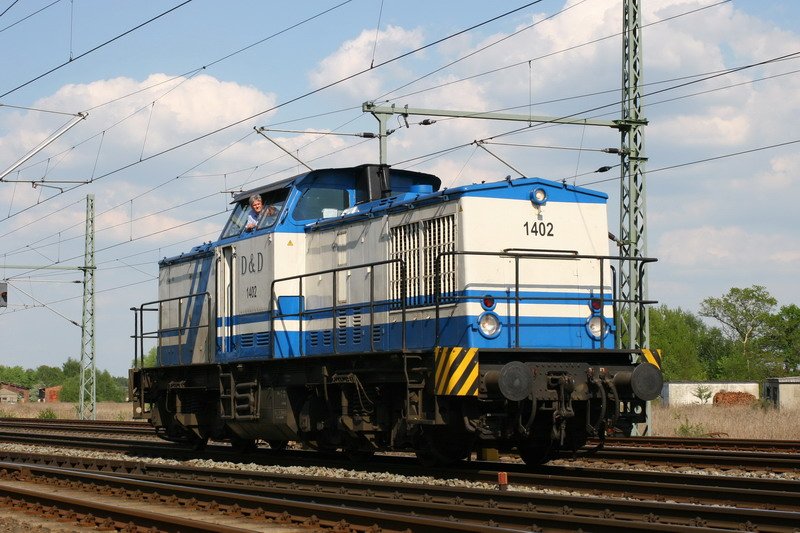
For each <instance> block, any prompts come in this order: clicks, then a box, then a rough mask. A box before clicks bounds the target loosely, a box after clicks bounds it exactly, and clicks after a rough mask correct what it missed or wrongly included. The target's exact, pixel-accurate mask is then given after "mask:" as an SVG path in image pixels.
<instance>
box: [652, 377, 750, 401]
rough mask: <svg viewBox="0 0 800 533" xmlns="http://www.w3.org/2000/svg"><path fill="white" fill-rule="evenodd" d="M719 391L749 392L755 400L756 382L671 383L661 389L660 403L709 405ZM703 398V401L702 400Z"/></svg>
mask: <svg viewBox="0 0 800 533" xmlns="http://www.w3.org/2000/svg"><path fill="white" fill-rule="evenodd" d="M720 391H726V392H749V393H750V394H752V395H753V396H755V397H756V398H758V397H759V395H758V382H757V381H671V382H669V383H664V386H663V387H662V388H661V401H662V402H663V404H664V405H669V406H672V407H674V406H676V405H690V404H698V405H700V404H703V403H707V404H709V405H711V404H712V403H713V400H714V395H715V394H716V393H718V392H720ZM703 398H705V400H703Z"/></svg>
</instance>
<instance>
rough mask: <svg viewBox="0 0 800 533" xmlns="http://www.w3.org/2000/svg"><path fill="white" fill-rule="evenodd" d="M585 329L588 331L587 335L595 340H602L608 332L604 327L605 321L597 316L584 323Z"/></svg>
mask: <svg viewBox="0 0 800 533" xmlns="http://www.w3.org/2000/svg"><path fill="white" fill-rule="evenodd" d="M586 328H587V329H588V330H589V335H591V336H592V337H594V338H595V339H601V338H603V337H604V336H605V334H606V332H607V331H608V328H607V327H606V321H605V320H603V317H601V316H597V315H595V316H593V317H591V318H590V319H589V321H588V322H587V323H586Z"/></svg>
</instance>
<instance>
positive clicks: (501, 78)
mask: <svg viewBox="0 0 800 533" xmlns="http://www.w3.org/2000/svg"><path fill="white" fill-rule="evenodd" d="M641 4H642V22H643V30H642V35H643V37H642V39H643V72H644V74H643V83H644V86H643V94H644V98H643V103H644V109H643V114H644V116H645V117H646V118H647V120H648V124H647V126H646V127H645V134H644V135H645V154H646V156H647V162H646V165H645V169H646V172H647V173H646V210H647V233H648V239H647V255H648V256H650V257H656V258H658V262H657V263H655V264H654V265H653V266H652V267H651V268H650V271H649V278H648V284H649V285H648V287H649V295H650V298H651V299H653V300H657V301H658V302H660V303H662V304H665V305H667V306H669V307H673V308H674V307H681V308H683V309H685V310H687V311H691V312H697V309H698V308H699V306H700V303H701V302H702V300H703V299H704V298H708V297H719V296H721V295H723V294H725V293H726V292H727V291H728V290H729V289H730V288H732V287H749V286H752V285H763V286H764V287H766V289H767V290H768V291H769V293H770V294H772V295H773V296H774V297H775V298H777V300H778V302H779V305H789V304H800V284H798V283H796V281H795V278H796V274H797V272H798V268H797V265H798V263H800V231H798V223H800V215H798V210H797V208H796V206H795V203H796V198H798V197H800V180H798V175H800V150H798V148H800V129H798V127H797V124H799V123H800V99H798V97H797V95H798V94H800V74H798V72H800V55H798V54H800V30H799V28H800V5H798V3H797V2H786V1H777V0H764V1H756V0H741V1H718V0H659V1H653V0H641ZM0 13H1V14H0V47H1V48H2V50H3V51H4V52H3V54H2V55H0V72H2V73H3V75H2V76H1V77H0V104H1V105H0V169H2V171H4V170H6V169H8V168H11V167H12V165H14V164H15V163H16V162H17V161H19V160H20V159H21V158H23V156H25V155H26V154H28V153H29V151H31V150H32V149H33V148H35V147H36V146H37V145H39V144H40V143H41V142H42V141H44V140H45V139H48V137H50V136H51V134H53V133H54V132H56V131H58V130H59V129H60V128H61V127H62V126H64V125H65V124H67V123H69V122H70V121H71V120H73V119H74V118H75V116H77V114H78V113H85V114H86V116H85V118H84V119H83V120H79V121H78V122H77V124H75V125H74V126H73V127H72V128H71V129H70V130H69V131H68V132H67V133H65V134H63V135H61V136H60V137H58V138H57V139H56V140H55V141H53V142H52V143H51V144H49V145H48V146H46V147H45V148H44V149H43V150H41V151H40V152H38V153H37V154H36V155H34V156H33V157H31V158H30V159H29V160H28V161H26V162H25V163H23V164H22V165H21V166H19V167H18V168H16V169H15V170H14V171H13V172H10V173H9V174H7V175H6V176H5V177H4V178H3V180H2V181H0V279H7V280H8V284H9V300H10V301H9V307H7V308H6V309H2V310H0V335H1V336H2V339H3V349H2V350H1V351H0V364H3V365H22V366H23V367H25V368H35V367H37V366H39V365H51V366H61V364H63V362H64V361H66V359H67V358H68V357H72V358H75V359H79V358H80V354H81V328H80V323H81V317H82V310H81V305H82V285H81V284H80V281H81V279H82V273H81V272H80V271H78V270H53V269H43V268H41V267H44V266H70V267H76V266H81V265H82V264H83V254H84V221H85V214H86V198H87V195H90V194H91V195H94V205H95V215H96V218H95V231H96V235H95V249H96V256H95V261H96V264H97V270H96V275H95V280H96V302H95V308H96V315H95V327H96V331H95V342H96V365H97V367H98V368H99V369H106V370H109V371H110V372H111V373H112V374H113V375H118V376H122V375H126V374H127V368H128V367H129V366H130V364H131V360H132V358H133V341H132V339H131V335H132V333H133V327H134V322H133V313H132V312H131V311H130V309H131V308H132V307H136V306H138V305H140V304H142V303H144V302H148V301H152V300H156V299H157V290H158V287H157V273H158V267H157V263H158V260H159V259H161V258H163V257H165V256H172V255H176V254H179V253H181V252H184V251H188V250H189V249H190V248H191V247H192V246H194V245H196V244H199V243H201V242H206V241H210V240H214V239H216V238H217V237H218V235H219V232H220V231H221V228H222V225H223V224H224V221H225V220H226V218H227V215H228V212H227V210H228V209H229V201H230V192H231V191H239V190H246V189H249V188H252V187H256V186H260V185H264V184H268V183H270V182H272V181H276V180H279V179H283V178H286V177H289V176H291V175H294V174H296V173H299V172H301V171H302V170H303V167H301V166H300V165H299V163H297V162H296V161H295V160H294V159H292V158H290V157H289V156H287V155H286V154H285V153H284V152H283V151H281V150H280V149H279V148H277V147H276V146H275V145H273V144H272V143H270V142H269V141H268V140H267V139H265V138H263V137H261V136H259V135H258V134H256V132H255V131H254V127H266V128H267V129H268V130H270V131H268V132H267V135H268V136H269V137H270V138H271V139H273V140H274V141H276V142H277V143H279V144H280V145H281V146H282V147H284V148H285V149H287V150H289V151H291V152H292V153H293V154H295V155H296V156H297V157H298V158H299V159H301V160H302V161H303V162H304V163H306V164H308V165H309V166H312V167H314V168H329V167H338V166H353V165H359V164H363V163H371V162H377V160H378V144H377V141H376V140H370V139H365V138H361V137H356V136H353V134H355V133H360V132H376V131H377V126H378V123H377V121H376V120H375V118H374V117H373V116H372V115H370V114H368V113H363V112H362V111H361V105H362V103H363V102H367V101H374V102H378V103H388V104H396V105H398V106H405V105H408V106H409V107H417V108H435V109H448V110H463V111H500V110H502V111H505V112H508V113H518V114H520V113H521V114H531V115H543V116H573V115H574V116H578V117H581V118H599V119H604V120H613V119H617V118H619V117H620V109H621V105H620V96H621V81H620V80H621V62H622V41H621V37H620V30H621V28H622V3H621V1H612V0H569V1H564V0H541V1H539V2H533V3H527V2H523V1H519V2H511V1H509V2H486V1H471V0H468V1H459V2H454V1H444V0H443V1H438V2H430V1H428V2H421V1H417V0H403V1H400V0H349V1H347V0H333V1H328V0H325V1H322V0H320V1H317V2H282V1H275V2H262V1H258V0H250V1H248V0H239V1H235V2H217V1H211V0H191V1H188V2H186V1H183V0H173V1H170V2H165V1H155V0H154V1H151V2H135V1H117V0H103V1H100V0H56V1H53V0H20V1H18V2H15V1H14V0H0ZM423 118H424V117H415V116H410V117H409V118H408V121H407V123H406V121H404V120H403V119H402V118H393V119H391V121H390V124H389V127H390V128H392V129H394V130H395V131H394V132H393V133H392V134H391V135H390V136H389V138H388V159H389V163H390V164H392V165H393V166H394V167H396V168H409V169H413V170H419V171H424V172H431V173H434V174H436V175H438V176H439V177H440V178H441V179H442V182H443V185H445V186H453V185H457V184H465V183H472V182H480V181H482V180H487V181H488V180H496V179H502V178H505V177H506V176H507V175H511V176H512V177H514V176H517V173H516V171H515V169H516V170H519V171H521V172H522V173H524V174H526V175H528V176H538V177H543V178H548V179H553V180H559V181H561V180H566V181H567V182H568V183H575V184H577V185H581V186H586V187H590V188H594V189H597V190H600V191H602V192H605V193H607V194H608V195H609V225H610V229H611V231H612V232H614V233H618V226H619V189H620V185H619V167H618V166H617V165H618V164H619V158H618V156H614V155H611V154H608V153H605V152H602V149H604V148H614V147H619V143H620V138H619V134H618V133H617V132H616V131H615V130H613V129H611V128H604V127H584V126H575V125H558V126H553V125H550V126H541V125H534V126H533V127H529V128H523V130H522V131H519V132H516V133H513V134H510V132H511V131H512V130H516V129H519V128H520V124H519V123H508V122H500V121H485V120H470V119H441V118H440V119H437V121H436V123H435V124H433V125H430V126H425V125H420V124H419V122H421V121H422V119H423ZM523 125H524V124H523ZM322 133H335V135H334V134H329V135H323V134H322ZM501 134H505V135H502V136H500V135H501ZM490 137H491V138H493V139H492V140H489V141H488V142H487V143H486V144H484V146H485V147H486V148H487V149H488V150H489V151H490V152H491V154H490V153H487V151H485V150H482V149H479V148H477V147H476V145H475V144H471V143H473V141H476V140H486V139H489V138H490ZM451 149H452V150H451ZM492 154H494V156H496V157H494V156H493V155H492ZM603 166H612V167H613V168H612V170H611V171H608V172H605V173H597V172H596V170H597V169H599V168H600V167H603ZM613 252H614V253H616V250H613Z"/></svg>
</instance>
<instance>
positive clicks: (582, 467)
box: [0, 420, 800, 531]
mask: <svg viewBox="0 0 800 533" xmlns="http://www.w3.org/2000/svg"><path fill="white" fill-rule="evenodd" d="M7 422H8V423H7ZM37 422H38V421H27V420H26V421H22V423H21V424H20V425H18V426H17V427H16V428H15V427H14V425H13V423H11V422H10V421H6V420H3V421H0V441H6V442H12V441H13V442H17V443H25V444H32V445H36V446H43V445H50V446H52V445H53V444H54V443H57V444H58V445H59V446H72V447H80V448H84V449H94V450H104V451H116V452H122V453H126V454H129V455H131V454H132V455H133V456H134V457H135V459H134V460H130V459H128V460H112V459H89V458H81V457H80V456H81V455H82V454H80V453H75V452H74V451H73V452H67V453H60V452H59V453H56V454H52V453H51V454H43V453H22V452H10V451H2V452H0V461H3V462H4V464H5V465H7V466H6V468H7V469H9V471H14V470H15V469H16V470H19V469H20V468H28V469H39V468H56V469H61V470H63V471H68V472H84V473H85V472H94V473H96V472H103V473H104V474H106V475H108V476H111V477H114V478H120V480H132V481H139V482H154V480H156V481H157V482H158V483H163V484H166V485H168V486H171V487H173V488H175V490H176V491H177V492H178V493H181V494H183V492H181V491H192V490H196V491H205V490H209V491H214V490H221V491H223V492H225V493H226V494H227V493H228V492H234V493H242V494H243V495H249V496H252V495H253V494H255V495H257V496H258V497H260V498H267V500H264V501H262V504H263V505H267V504H269V507H268V508H269V509H278V508H281V509H282V511H281V512H280V513H279V516H282V517H283V518H282V519H281V520H282V523H285V524H294V525H302V524H306V525H307V524H308V523H309V522H308V521H309V520H310V521H312V522H313V521H315V520H317V521H318V520H321V518H320V516H321V515H320V514H313V515H312V516H306V515H303V514H302V513H299V514H298V512H297V511H293V510H292V509H293V508H294V507H293V506H294V505H295V503H291V502H301V503H304V504H308V503H309V502H311V503H314V504H315V505H317V504H319V505H322V506H323V507H321V508H320V509H322V510H324V509H326V507H324V506H334V507H336V509H337V510H339V511H341V510H342V509H344V508H346V507H348V506H353V507H354V508H357V509H358V512H357V513H356V514H357V515H358V514H359V513H362V514H360V515H359V516H360V518H358V517H356V516H353V517H352V518H351V517H349V516H350V515H347V514H346V513H344V512H342V513H341V514H340V515H338V516H340V517H345V518H343V519H344V520H345V522H346V523H347V524H351V525H352V524H358V527H359V528H362V527H363V528H365V529H367V528H369V527H373V526H375V524H378V525H379V526H380V527H381V528H383V529H384V530H391V529H393V528H394V527H395V526H397V525H398V523H395V522H393V518H392V519H390V517H389V515H386V517H384V518H385V522H373V523H368V521H369V520H368V518H369V517H373V516H376V515H375V513H377V516H380V514H381V513H390V514H391V513H399V514H403V513H411V512H414V513H417V515H414V516H416V517H417V518H420V519H421V520H422V521H421V522H419V523H415V525H414V526H413V528H412V529H414V530H431V531H433V530H437V531H446V530H448V528H449V530H462V531H464V530H473V531H483V529H482V528H486V527H488V528H494V529H492V530H493V531H502V530H503V529H504V528H505V529H508V530H515V531H516V530H520V528H522V529H526V530H530V529H527V528H530V527H531V524H534V525H535V527H538V528H541V530H548V531H550V530H553V531H559V530H570V529H572V530H574V529H577V528H584V529H591V530H592V531H624V530H631V529H634V530H636V529H637V528H643V524H645V523H646V524H650V526H649V527H647V529H652V530H656V531H659V530H662V529H660V528H662V527H664V528H666V529H663V530H674V529H676V528H688V527H692V528H698V527H699V528H700V529H697V530H699V531H704V530H708V531H719V530H721V529H725V528H733V529H739V530H752V529H754V528H755V529H757V530H759V531H796V529H795V528H796V524H800V505H798V504H797V501H800V498H799V497H800V481H798V480H792V479H774V478H773V479H770V478H761V477H741V476H735V475H707V474H703V475H692V474H687V473H685V472H675V471H674V468H672V466H674V465H673V464H672V463H669V461H668V459H664V460H665V461H667V464H670V466H671V468H670V469H667V470H666V471H643V470H637V469H628V468H624V469H620V468H619V461H622V462H623V463H625V464H640V463H637V462H636V461H637V460H639V459H636V458H633V457H645V459H643V461H644V462H646V463H647V464H648V465H650V466H652V465H655V464H656V462H657V461H654V460H653V456H654V454H655V453H656V452H658V453H662V452H663V454H664V456H665V457H673V458H674V457H682V456H686V455H687V454H690V455H692V457H694V458H693V459H692V460H693V461H697V460H698V459H697V458H698V457H699V458H701V459H702V460H703V461H704V462H705V463H704V464H709V463H712V461H713V458H714V457H724V456H726V455H727V456H728V457H730V458H731V459H730V461H729V463H730V464H734V463H735V461H738V463H737V468H738V469H741V468H742V463H743V462H746V461H750V460H751V459H758V461H755V462H754V463H753V465H758V466H754V467H753V468H755V469H761V470H765V469H768V468H766V467H765V466H764V465H765V464H772V465H773V466H774V465H779V466H778V467H776V469H774V471H777V472H784V471H788V470H793V471H794V472H795V473H797V472H798V470H797V467H796V466H789V463H787V459H789V460H791V459H793V457H792V454H791V453H790V452H789V451H788V450H792V449H793V448H792V444H794V445H795V446H796V444H797V443H783V444H777V445H773V446H771V447H769V446H770V444H766V445H764V446H753V445H752V444H750V443H751V442H752V441H747V442H744V443H742V441H739V442H738V446H737V445H734V444H733V443H727V442H726V443H725V444H723V445H721V446H716V447H715V445H716V443H714V445H712V446H710V447H709V448H702V447H700V443H698V444H694V443H690V446H693V447H692V448H690V449H688V450H686V449H681V448H676V447H674V445H673V444H672V443H671V442H660V440H661V441H663V439H655V440H653V441H652V442H651V443H650V445H656V446H657V447H656V448H648V447H647V446H648V445H647V443H646V441H647V439H645V438H637V439H631V440H629V439H620V442H612V443H610V444H609V446H608V449H606V450H602V452H603V453H608V456H607V457H603V456H602V454H601V453H598V454H595V455H594V456H589V457H590V458H591V459H590V460H589V461H584V460H578V461H570V462H565V463H563V464H560V465H557V466H543V467H541V468H538V469H535V470H534V471H530V469H529V468H527V467H526V466H525V465H524V464H521V463H501V462H483V461H480V462H479V461H473V462H468V463H464V464H462V465H460V466H459V467H457V468H450V469H425V472H424V473H425V474H427V475H429V476H431V479H434V480H443V479H448V478H457V479H459V480H463V481H465V482H472V483H484V484H486V485H488V486H492V487H496V482H497V479H498V473H499V472H501V471H502V472H505V473H507V476H508V481H509V484H510V487H511V490H508V491H499V490H497V489H496V488H494V489H489V490H487V489H471V488H464V487H439V486H434V485H433V484H432V483H431V482H425V484H423V485H419V484H414V483H408V482H402V483H397V484H392V483H388V482H387V481H386V480H385V479H386V478H385V475H398V476H419V475H420V474H422V473H423V472H421V471H420V470H421V467H420V466H419V465H418V464H417V463H416V462H415V461H413V460H411V459H410V458H409V457H399V456H383V455H381V456H375V458H374V459H373V460H371V461H369V464H367V465H364V464H363V463H362V464H361V465H360V466H359V467H356V468H354V465H353V463H352V462H350V461H348V460H346V459H345V458H343V457H341V456H336V455H330V456H324V455H322V454H319V453H317V452H308V451H303V450H287V451H285V452H281V453H278V452H275V451H272V450H269V449H259V450H257V451H256V452H254V453H251V454H248V455H246V456H242V455H241V454H236V453H232V451H231V449H230V447H229V446H226V445H223V446H209V447H208V449H207V450H205V451H204V452H195V451H191V450H187V449H185V448H181V447H180V446H176V445H173V444H170V443H166V442H163V441H160V440H156V441H153V442H150V441H149V440H145V441H143V440H141V433H140V430H142V429H146V428H147V426H145V427H144V428H143V427H141V426H142V425H141V424H131V425H130V426H131V427H128V428H126V427H124V426H125V424H122V425H115V424H110V423H106V424H100V425H98V424H91V423H81V424H75V425H73V424H71V423H63V421H62V423H58V422H50V421H48V422H46V423H44V424H41V423H37ZM99 426H105V427H110V428H113V429H112V431H109V432H108V433H110V434H112V435H114V436H113V437H100V436H98V435H97V434H104V430H103V428H102V427H99ZM22 428H24V429H26V430H27V431H23V432H21V431H19V429H22ZM65 428H67V429H65ZM15 429H16V430H15ZM147 429H149V428H147ZM126 430H129V431H130V433H127V434H126V433H125V431H126ZM69 433H72V434H71V435H70V434H69ZM126 437H130V438H126ZM776 442H778V443H782V442H783V441H776ZM623 444H625V445H624V446H623ZM629 444H630V445H629ZM746 446H751V448H750V449H745V450H741V449H740V447H746ZM765 449H769V450H779V451H773V452H769V451H764V450H765ZM637 454H639V455H637ZM83 455H86V454H83ZM148 456H156V457H161V458H171V459H175V460H177V461H192V466H183V467H180V466H163V465H154V464H151V463H149V462H148V459H147V457H148ZM787 456H788V457H787ZM138 457H141V459H139V458H138ZM617 457H621V459H617ZM767 459H769V461H767ZM660 460H661V459H659V461H660ZM734 460H735V461H734ZM794 460H795V461H796V456H795V457H794ZM198 461H208V463H209V464H219V463H212V462H211V461H217V462H220V461H230V462H238V463H242V462H246V463H250V464H251V465H249V466H248V471H247V472H244V473H243V472H241V471H232V470H230V469H228V470H224V471H220V469H219V468H203V467H198V466H197V462H198ZM770 461H771V462H770ZM604 462H607V463H614V464H615V465H616V466H615V467H614V468H613V469H611V468H602V466H606V467H607V466H609V465H608V464H604ZM297 464H308V465H312V466H313V467H314V468H335V469H349V470H355V471H357V472H359V474H358V476H360V477H363V478H366V479H362V480H357V479H356V480H351V479H345V478H343V477H341V476H338V475H337V476H331V475H329V476H327V478H326V476H324V475H320V474H313V473H312V474H305V475H300V474H286V473H279V472H275V471H271V472H255V471H251V470H257V469H259V468H261V467H263V468H270V467H283V468H286V467H290V466H292V465H297ZM726 464H727V463H726ZM792 464H795V463H792ZM13 465H16V466H13ZM719 465H720V463H719V462H717V463H716V464H715V465H714V467H715V468H719ZM726 468H727V467H726ZM726 468H722V470H725V469H726ZM729 470H733V467H731V468H730V469H729ZM376 474H379V477H378V479H377V480H372V481H370V478H371V476H374V475H376ZM37 475H44V474H37ZM778 475H779V474H778ZM380 476H384V477H380ZM120 482H121V481H120ZM87 483H89V484H91V482H87ZM115 483H116V481H115ZM170 494H172V496H163V497H164V498H178V497H179V496H176V494H177V493H176V492H172V493H170ZM229 496H230V495H227V496H226V497H229ZM343 496H346V497H347V498H343ZM7 497H9V498H12V496H10V495H9V496H7ZM181 497H182V496H181ZM152 498H155V496H153V497H152ZM158 498H162V496H158ZM282 499H283V500H286V501H288V502H289V503H284V504H282V505H284V507H281V505H278V504H277V502H276V501H273V500H282ZM344 500H347V501H344ZM214 501H217V500H214ZM226 501H227V500H226ZM231 501H233V500H231ZM0 503H1V502H0ZM217 503H219V502H218V501H217ZM42 505H45V504H42ZM230 505H235V506H239V507H243V508H244V507H245V506H246V505H251V506H252V505H255V504H254V503H253V502H250V503H247V502H245V501H241V502H237V503H232V504H230ZM263 505H262V506H261V507H258V506H256V507H253V509H262V511H263V510H264V509H265V507H263ZM287 506H288V507H287ZM315 509H316V508H315ZM365 509H366V510H368V511H369V512H368V513H366V514H363V513H364V511H365ZM646 509H648V510H649V511H648V512H647V513H645V512H644V510H646ZM253 512H255V511H253ZM321 512H322V511H320V513H321ZM281 513H284V514H281ZM447 513H449V514H447ZM90 514H91V513H90ZM262 515H263V513H262ZM562 515H563V516H562ZM93 516H94V515H93ZM98 516H101V515H98ZM260 516H261V515H260ZM322 516H329V515H324V514H323V515H322ZM392 516H394V515H392ZM498 516H499V517H502V520H500V519H498V518H497V517H498ZM287 517H291V518H287ZM423 518H424V519H423ZM108 519H109V520H111V518H108ZM341 519H342V518H340V520H341ZM287 520H288V522H287ZM325 520H328V519H325ZM426 520H430V521H431V522H425V521H426ZM437 520H438V521H442V520H444V521H445V522H447V524H441V523H438V522H435V521H437ZM570 520H572V521H570ZM328 521H329V522H330V520H328ZM425 524H427V525H425ZM433 524H435V526H434V525H433ZM448 524H449V525H448ZM523 524H527V526H525V525H523ZM587 524H591V527H589V526H587ZM789 524H793V525H791V526H790V525H789ZM454 525H455V526H457V527H452V526H454ZM154 527H155V526H154ZM319 527H322V526H319ZM325 527H328V526H325ZM330 527H331V528H334V529H335V526H333V525H331V526H330ZM407 527H411V525H410V523H409V524H407ZM426 528H431V529H426ZM471 528H475V529H471ZM156 529H158V528H157V527H156ZM400 529H403V528H400ZM534 530H535V529H534Z"/></svg>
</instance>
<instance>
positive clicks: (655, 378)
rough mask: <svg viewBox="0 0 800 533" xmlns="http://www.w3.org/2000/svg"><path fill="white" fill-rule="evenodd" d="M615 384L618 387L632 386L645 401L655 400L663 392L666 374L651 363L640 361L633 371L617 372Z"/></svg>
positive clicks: (637, 395) (634, 391) (635, 392)
mask: <svg viewBox="0 0 800 533" xmlns="http://www.w3.org/2000/svg"><path fill="white" fill-rule="evenodd" d="M614 385H615V386H616V387H618V388H626V387H630V389H631V390H632V391H633V394H635V395H636V397H637V398H640V399H642V400H645V401H650V400H655V399H656V398H658V396H659V394H661V388H662V387H663V385H664V375H663V374H662V373H661V370H659V369H658V367H656V366H655V365H652V364H650V363H640V364H638V365H636V368H634V369H633V371H632V372H617V373H616V374H615V375H614Z"/></svg>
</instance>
